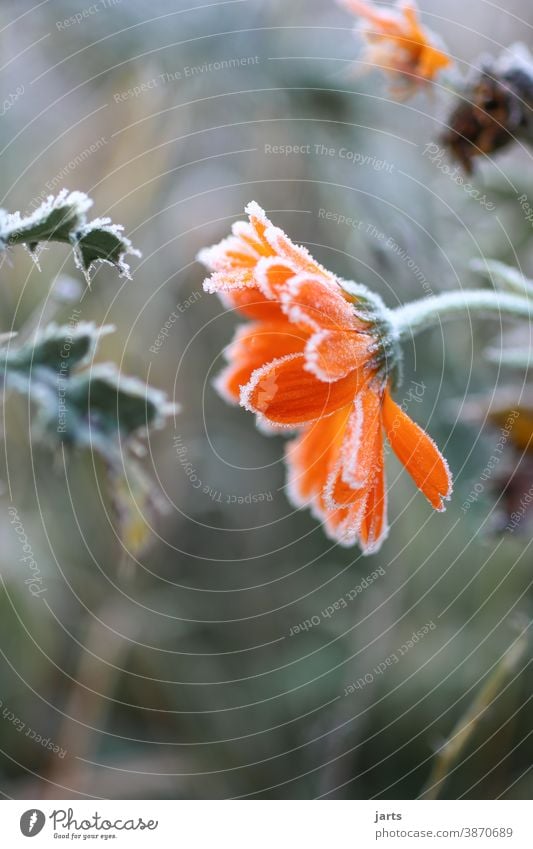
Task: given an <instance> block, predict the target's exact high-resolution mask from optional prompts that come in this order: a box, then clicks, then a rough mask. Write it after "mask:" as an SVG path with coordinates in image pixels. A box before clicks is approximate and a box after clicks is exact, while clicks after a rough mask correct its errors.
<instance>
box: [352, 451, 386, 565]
mask: <svg viewBox="0 0 533 849" xmlns="http://www.w3.org/2000/svg"><path fill="white" fill-rule="evenodd" d="M376 466H377V474H376V479H375V482H374V484H373V486H372V488H371V490H370V492H369V493H368V499H367V502H366V505H365V513H364V516H363V521H362V522H361V527H360V528H359V544H360V546H361V548H362V550H363V551H364V552H365V554H372V552H374V551H377V550H378V549H379V548H380V547H381V544H382V543H383V540H384V539H385V538H386V536H387V534H388V531H389V528H388V524H387V491H386V488H385V467H384V458H383V443H382V442H380V447H379V449H378V456H377V459H376Z"/></svg>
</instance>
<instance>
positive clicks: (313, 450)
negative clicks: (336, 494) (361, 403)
mask: <svg viewBox="0 0 533 849" xmlns="http://www.w3.org/2000/svg"><path fill="white" fill-rule="evenodd" d="M350 411H351V405H350V406H347V407H345V408H344V409H342V410H339V411H338V412H336V413H334V414H333V415H332V416H326V417H325V418H322V419H318V421H316V422H314V424H312V425H311V426H310V427H309V428H308V429H307V430H306V431H305V432H304V433H302V434H301V435H300V436H298V437H297V438H296V439H294V440H292V442H289V444H288V445H287V449H286V452H285V459H286V462H287V468H288V480H287V491H288V495H289V498H290V499H291V501H292V503H293V504H294V505H295V506H296V507H302V506H304V505H305V506H308V503H309V501H310V500H311V499H313V498H315V497H316V496H318V495H319V494H320V493H321V492H322V491H323V490H324V487H325V485H326V481H327V479H328V475H329V469H330V466H331V464H332V463H333V462H334V461H335V459H336V455H337V451H338V449H339V447H340V445H341V444H342V440H343V437H344V433H345V429H346V423H347V421H348V417H349V415H350Z"/></svg>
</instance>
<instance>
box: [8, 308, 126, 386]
mask: <svg viewBox="0 0 533 849" xmlns="http://www.w3.org/2000/svg"><path fill="white" fill-rule="evenodd" d="M113 330H114V327H113V326H112V325H107V326H105V327H100V328H97V327H96V325H95V324H94V323H93V322H85V321H83V322H79V323H78V324H77V325H76V326H72V325H63V326H58V325H57V324H54V323H51V324H49V325H48V326H47V328H46V329H45V330H44V331H41V332H40V333H38V334H37V336H36V338H35V339H34V340H33V341H28V342H25V343H24V344H23V345H21V346H20V347H18V348H13V349H8V350H7V351H3V352H2V353H3V362H4V365H5V367H6V368H7V369H8V370H10V371H17V372H21V373H22V374H23V373H25V372H27V373H28V377H29V376H30V372H31V371H32V370H33V369H38V368H40V367H41V368H46V369H50V370H52V371H53V372H54V373H57V372H61V374H62V375H67V374H69V373H70V371H71V370H72V369H73V368H75V367H76V366H79V365H81V364H82V363H84V362H86V361H88V360H89V359H90V358H91V357H92V355H93V354H94V352H95V349H96V345H97V342H98V340H99V338H100V336H103V335H104V334H106V333H111V332H112V331H113Z"/></svg>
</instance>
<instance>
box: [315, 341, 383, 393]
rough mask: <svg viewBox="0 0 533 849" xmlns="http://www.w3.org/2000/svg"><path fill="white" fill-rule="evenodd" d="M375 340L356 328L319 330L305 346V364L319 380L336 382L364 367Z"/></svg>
mask: <svg viewBox="0 0 533 849" xmlns="http://www.w3.org/2000/svg"><path fill="white" fill-rule="evenodd" d="M372 343H373V340H372V339H371V337H370V336H368V335H366V334H363V333H358V332H357V331H350V330H348V331H346V330H340V331H337V330H320V331H319V332H318V333H314V334H313V336H311V338H310V339H309V341H308V343H307V346H306V349H305V359H306V368H307V370H308V371H310V372H312V373H313V374H315V375H316V376H317V377H318V379H319V380H324V381H326V382H333V381H335V380H339V379H340V378H341V377H346V375H347V374H350V372H351V371H355V370H357V369H359V370H360V369H362V368H363V366H364V365H365V364H366V363H367V362H368V360H369V358H370V356H371V354H372Z"/></svg>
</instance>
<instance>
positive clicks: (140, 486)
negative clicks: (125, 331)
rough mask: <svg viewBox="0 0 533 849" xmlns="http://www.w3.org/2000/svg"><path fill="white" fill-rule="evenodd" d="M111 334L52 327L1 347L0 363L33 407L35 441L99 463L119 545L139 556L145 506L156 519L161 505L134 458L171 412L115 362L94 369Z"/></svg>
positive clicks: (9, 383)
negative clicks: (108, 485) (107, 486)
mask: <svg viewBox="0 0 533 849" xmlns="http://www.w3.org/2000/svg"><path fill="white" fill-rule="evenodd" d="M113 329H114V328H113V327H110V326H104V327H97V326H96V325H95V324H94V323H93V322H79V323H78V324H77V325H74V326H73V325H61V326H60V325H57V324H50V325H49V326H48V327H47V328H46V329H45V330H43V331H39V332H38V333H36V334H35V336H34V338H33V339H31V340H29V341H26V342H24V343H22V344H20V345H15V343H13V342H11V340H10V341H9V344H7V345H4V347H2V348H0V364H1V367H2V370H3V376H4V385H5V387H6V388H8V389H13V390H14V391H16V392H18V393H21V394H24V395H28V396H29V397H30V398H31V400H32V402H33V404H34V407H35V415H34V417H33V421H32V429H33V433H34V435H35V437H36V438H37V439H41V440H43V441H45V442H46V443H47V444H50V445H52V446H55V447H56V448H61V447H63V448H65V449H68V450H71V449H79V450H89V451H91V452H94V453H96V454H97V455H99V456H100V457H101V458H102V459H103V460H104V464H105V467H106V469H107V472H108V475H109V478H110V483H111V495H112V501H113V505H114V509H115V512H116V515H117V517H118V522H119V526H120V528H121V529H122V531H121V539H122V541H123V543H124V545H125V546H126V547H127V548H128V549H129V550H130V551H131V552H133V553H138V551H139V550H140V549H141V548H142V547H144V545H145V544H146V542H147V539H148V531H149V527H148V525H147V523H146V521H145V519H144V518H143V505H144V510H147V511H148V512H149V514H153V513H155V511H156V509H159V506H160V503H161V499H160V497H158V493H157V490H156V489H155V487H154V486H153V484H152V483H151V481H150V480H149V478H148V477H147V476H146V475H145V473H144V472H143V470H142V468H141V467H140V465H139V463H138V462H137V461H136V459H135V455H137V454H139V452H140V449H141V448H142V445H141V443H140V437H142V436H143V435H146V434H147V433H149V431H150V430H152V429H154V428H159V427H162V426H163V425H164V424H165V421H166V419H167V417H168V416H169V415H170V414H171V413H172V412H174V411H175V409H176V408H175V407H174V405H172V404H169V403H168V400H167V396H166V394H165V393H164V392H161V391H160V390H158V389H154V388H153V387H152V386H148V385H146V384H145V383H143V382H142V381H140V380H138V379H137V378H135V377H129V376H126V375H123V374H121V373H120V372H119V371H118V369H117V368H116V366H115V365H114V364H113V363H98V364H96V365H94V364H92V361H93V357H94V354H95V353H96V349H97V345H98V342H99V340H100V338H101V337H102V335H104V334H106V333H109V332H112V331H113Z"/></svg>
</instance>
